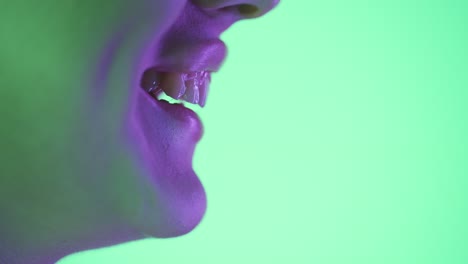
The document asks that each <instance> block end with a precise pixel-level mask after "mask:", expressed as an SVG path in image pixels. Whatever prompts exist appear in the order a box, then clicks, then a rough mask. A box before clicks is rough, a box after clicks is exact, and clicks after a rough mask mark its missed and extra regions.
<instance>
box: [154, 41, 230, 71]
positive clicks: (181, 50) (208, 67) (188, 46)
mask: <svg viewBox="0 0 468 264" xmlns="http://www.w3.org/2000/svg"><path fill="white" fill-rule="evenodd" d="M226 54H227V47H226V44H225V43H224V42H223V41H221V40H220V39H204V40H194V39H193V38H192V39H186V40H180V39H178V40H177V41H166V42H164V44H163V45H162V46H161V47H160V49H158V51H157V54H156V60H157V63H156V65H155V66H156V67H157V68H158V69H160V70H161V71H166V72H198V71H210V72H216V71H218V70H219V69H220V68H221V66H222V64H223V62H224V60H225V58H226Z"/></svg>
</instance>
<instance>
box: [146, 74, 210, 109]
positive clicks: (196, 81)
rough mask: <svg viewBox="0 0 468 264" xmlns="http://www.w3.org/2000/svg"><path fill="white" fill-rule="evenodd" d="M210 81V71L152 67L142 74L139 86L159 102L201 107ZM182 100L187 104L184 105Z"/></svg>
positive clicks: (204, 102)
mask: <svg viewBox="0 0 468 264" xmlns="http://www.w3.org/2000/svg"><path fill="white" fill-rule="evenodd" d="M210 83H211V72H210V71H198V72H168V71H164V70H162V69H159V68H158V67H152V68H149V69H147V70H145V71H144V73H143V74H142V77H141V82H140V86H141V88H143V89H144V90H145V91H146V92H148V93H149V94H150V95H151V96H152V97H153V98H154V99H155V100H157V101H159V102H162V103H166V104H167V103H169V104H175V105H179V106H181V107H189V108H193V107H194V106H199V107H202V108H203V107H204V106H205V104H206V98H207V96H208V91H209V86H210ZM184 102H186V103H189V104H188V105H184Z"/></svg>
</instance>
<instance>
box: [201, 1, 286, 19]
mask: <svg viewBox="0 0 468 264" xmlns="http://www.w3.org/2000/svg"><path fill="white" fill-rule="evenodd" d="M279 1H280V0H194V2H196V4H197V5H198V6H199V7H201V8H204V9H207V10H219V11H224V12H233V13H236V14H238V15H240V16H241V18H256V17H260V16H263V15H264V14H266V13H268V12H269V11H270V10H272V9H273V8H274V7H275V6H276V5H278V3H279Z"/></svg>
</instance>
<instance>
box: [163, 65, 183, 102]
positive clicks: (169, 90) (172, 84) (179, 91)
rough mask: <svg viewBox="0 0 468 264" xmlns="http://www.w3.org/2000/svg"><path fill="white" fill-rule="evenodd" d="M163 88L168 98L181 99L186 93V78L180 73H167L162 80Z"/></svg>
mask: <svg viewBox="0 0 468 264" xmlns="http://www.w3.org/2000/svg"><path fill="white" fill-rule="evenodd" d="M161 88H162V89H163V90H164V92H165V93H166V94H167V95H168V96H170V97H172V98H174V99H179V98H180V97H181V96H182V95H183V94H184V93H185V91H186V87H185V82H184V77H183V76H182V74H180V73H175V72H166V73H164V75H163V78H162V80H161Z"/></svg>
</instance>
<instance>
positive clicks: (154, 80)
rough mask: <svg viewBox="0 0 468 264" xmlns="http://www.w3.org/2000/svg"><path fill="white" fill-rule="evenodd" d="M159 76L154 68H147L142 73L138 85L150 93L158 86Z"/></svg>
mask: <svg viewBox="0 0 468 264" xmlns="http://www.w3.org/2000/svg"><path fill="white" fill-rule="evenodd" d="M161 77H162V76H161V73H159V72H158V71H156V70H155V69H148V70H146V71H145V72H144V73H143V77H142V78H141V82H140V86H141V88H143V89H145V91H147V92H149V93H151V92H153V91H154V90H155V89H156V88H158V87H159V85H160V82H161Z"/></svg>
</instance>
